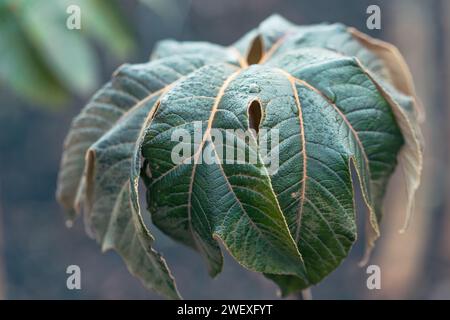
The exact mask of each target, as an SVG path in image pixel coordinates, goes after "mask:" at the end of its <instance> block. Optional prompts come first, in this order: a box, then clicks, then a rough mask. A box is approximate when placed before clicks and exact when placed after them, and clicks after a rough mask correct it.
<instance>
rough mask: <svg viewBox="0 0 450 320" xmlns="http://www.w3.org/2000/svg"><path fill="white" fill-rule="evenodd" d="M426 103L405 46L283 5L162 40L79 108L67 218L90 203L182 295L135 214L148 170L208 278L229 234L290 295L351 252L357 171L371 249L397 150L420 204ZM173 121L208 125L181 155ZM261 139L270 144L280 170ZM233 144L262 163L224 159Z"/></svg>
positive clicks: (166, 212)
mask: <svg viewBox="0 0 450 320" xmlns="http://www.w3.org/2000/svg"><path fill="white" fill-rule="evenodd" d="M419 110H420V109H419V108H418V107H417V106H416V102H415V93H414V87H413V84H412V80H411V77H410V74H409V71H408V69H407V67H406V64H405V63H404V61H403V59H402V58H401V56H400V54H399V53H398V51H397V50H396V49H395V48H394V47H393V46H391V45H388V44H386V43H383V42H380V41H378V40H374V39H371V38H369V37H367V36H365V35H363V34H361V33H359V32H357V31H356V30H354V29H351V28H347V27H345V26H343V25H341V24H332V25H326V24H321V25H313V26H296V25H293V24H292V23H290V22H288V21H286V20H284V19H283V18H281V17H280V16H276V15H275V16H272V17H269V18H268V19H267V20H265V21H264V22H262V23H261V25H260V26H259V27H258V28H256V29H254V30H252V31H250V32H249V33H248V34H247V35H245V36H244V37H243V38H242V39H241V40H239V41H237V42H236V43H235V44H234V45H233V46H231V47H222V46H219V45H213V44H209V43H205V42H181V43H180V42H176V41H174V40H165V41H162V42H160V43H159V44H158V45H157V46H156V48H155V50H154V52H153V54H152V60H151V62H149V63H146V64H140V65H125V66H123V67H121V68H120V69H119V70H118V71H117V72H116V73H115V74H114V76H113V79H112V80H111V82H110V83H108V84H107V85H105V86H104V87H103V88H102V89H101V90H100V91H99V92H98V93H97V94H96V95H95V96H94V97H93V98H92V100H91V101H90V102H89V103H88V105H87V106H86V107H85V108H84V109H83V110H82V112H81V113H80V115H79V116H78V117H77V118H75V119H74V122H73V124H72V128H71V131H70V132H69V135H68V137H67V139H66V143H65V151H64V154H63V159H62V163H61V171H60V175H59V181H58V192H57V193H58V198H59V200H60V202H61V203H62V204H63V205H64V206H65V207H66V208H67V209H68V210H69V211H70V212H72V213H71V214H70V215H69V217H70V219H73V218H74V217H75V216H76V213H77V212H79V211H80V210H79V209H80V207H81V206H82V205H83V206H84V208H85V219H86V224H87V226H88V227H89V229H90V230H91V232H92V234H93V235H94V236H95V237H96V239H97V240H98V242H99V243H100V244H101V245H102V248H103V249H104V250H106V249H110V248H112V249H115V250H116V251H118V252H119V254H120V255H121V256H122V257H123V258H124V260H125V262H126V264H127V266H128V268H129V269H130V271H131V272H132V273H133V274H135V275H136V276H138V277H139V278H141V279H142V280H143V282H144V284H145V285H146V286H147V287H149V288H153V289H154V290H156V291H158V292H159V293H161V294H163V295H165V296H167V297H169V298H178V297H179V294H178V291H177V289H176V286H175V283H174V279H173V277H172V275H171V274H170V271H169V269H168V267H167V265H166V263H165V261H164V259H163V258H162V257H161V256H160V255H159V254H158V253H157V252H156V251H155V250H154V249H153V248H152V243H153V241H154V239H153V237H152V235H151V234H150V233H149V231H148V230H147V228H146V226H145V224H144V222H143V219H142V216H141V213H140V208H139V199H138V182H139V177H141V178H142V180H143V182H144V185H145V187H146V190H147V191H146V198H147V204H148V209H149V211H150V213H151V216H152V221H153V223H154V224H155V225H156V226H157V227H158V228H159V229H160V230H162V231H163V232H164V233H166V234H167V235H169V236H170V237H172V238H173V239H175V240H177V241H179V242H182V243H184V244H186V245H188V246H191V247H193V248H194V249H196V250H198V251H199V252H200V253H201V255H202V256H203V257H204V259H205V261H206V262H207V265H208V269H209V273H210V275H211V276H215V275H217V274H218V273H219V272H220V271H221V269H222V264H223V257H222V253H221V249H220V243H221V244H223V245H224V246H225V248H226V249H227V250H228V251H229V252H230V253H231V255H232V256H233V257H234V258H235V259H236V260H237V261H238V262H239V263H240V264H242V265H243V266H244V267H246V268H248V269H250V270H253V271H257V272H261V273H263V274H265V275H266V276H267V277H268V278H270V279H272V280H273V281H275V282H276V283H277V284H278V285H279V286H280V289H281V292H282V294H283V295H287V294H290V293H293V292H296V291H298V290H302V289H305V288H307V287H309V286H311V285H313V284H316V283H318V282H320V281H321V280H322V279H323V278H324V277H326V276H327V275H328V274H329V273H330V272H332V271H333V270H334V269H336V267H337V266H338V265H339V264H340V263H341V261H342V260H343V259H344V258H345V257H346V256H347V255H348V252H349V250H350V248H351V246H352V245H353V243H354V242H355V240H356V237H357V234H356V223H355V203H354V199H355V194H354V190H353V186H354V184H359V185H360V187H361V190H362V193H363V198H364V201H365V203H366V205H367V208H368V210H367V211H368V219H367V221H368V225H367V230H368V232H369V233H368V236H367V254H366V257H365V259H367V258H368V254H369V252H370V249H371V248H372V247H373V245H374V241H375V240H376V238H377V237H378V236H379V227H378V224H379V221H380V219H381V217H382V212H381V211H382V210H381V208H382V200H383V197H384V194H385V191H386V187H387V183H388V181H389V178H390V176H391V175H392V173H393V171H394V170H395V168H396V167H397V162H400V165H401V166H402V168H403V170H404V172H405V176H406V177H407V179H406V189H407V192H408V200H409V204H408V208H409V209H408V211H410V209H411V208H412V200H413V199H414V192H415V191H416V189H417V187H418V184H419V180H420V172H421V167H422V154H421V135H420V128H419V126H418V120H419V118H420V112H419ZM233 129H240V130H242V132H251V134H250V135H249V136H247V137H242V136H240V135H239V134H237V133H231V135H230V132H232V131H230V130H233ZM177 130H184V132H186V133H188V134H189V136H194V135H195V134H200V135H199V137H200V139H199V140H197V141H194V144H193V145H191V144H189V150H190V151H191V154H190V155H189V156H186V157H184V158H183V161H181V162H178V163H176V162H174V161H173V159H172V156H173V152H174V150H175V148H176V147H177V145H178V144H179V141H175V140H173V134H174V133H175V132H177ZM275 131H276V132H279V139H278V141H276V139H275V140H274V138H273V137H272V135H271V134H270V133H271V132H275ZM218 134H220V135H222V136H226V135H229V137H231V140H232V141H233V144H231V145H225V146H224V145H222V141H221V140H220V139H218V138H217V137H216V135H218ZM261 141H268V142H269V143H273V145H274V148H272V149H271V150H269V151H270V153H269V156H274V157H276V156H278V157H279V159H278V160H279V163H278V168H277V170H275V171H272V168H271V167H270V163H268V162H267V161H265V160H266V155H264V154H263V153H262V147H261V145H260V142H261ZM224 147H226V148H228V150H231V151H233V154H236V153H237V152H239V151H238V148H243V149H244V150H245V152H246V154H247V155H248V156H254V157H255V158H256V159H257V161H256V162H254V163H253V162H239V163H229V162H227V161H220V160H223V159H222V149H223V148H224ZM85 155H86V157H85ZM204 155H208V156H209V159H212V161H204V159H203V157H204ZM141 156H142V157H143V158H144V161H143V162H141ZM353 171H354V172H355V173H356V175H352V172H353ZM355 176H356V177H357V179H356V180H357V181H353V180H352V177H355ZM408 216H409V212H408Z"/></svg>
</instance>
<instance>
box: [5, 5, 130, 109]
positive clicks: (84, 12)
mask: <svg viewBox="0 0 450 320" xmlns="http://www.w3.org/2000/svg"><path fill="white" fill-rule="evenodd" d="M71 4H75V5H78V6H80V8H81V30H69V29H68V28H67V27H66V20H67V18H68V17H69V15H68V14H67V13H66V8H67V7H68V6H69V5H71ZM0 18H1V19H0V67H1V68H0V69H1V70H0V80H1V81H2V82H4V83H6V84H7V85H8V86H9V87H10V88H11V89H12V90H13V91H14V92H15V93H16V94H17V95H19V96H22V97H24V98H26V99H28V100H30V101H31V102H33V103H34V104H39V105H49V106H57V105H61V104H63V103H65V102H67V100H68V98H69V97H70V94H77V95H86V94H88V93H90V92H91V91H92V90H93V89H94V88H95V87H96V86H97V84H98V78H99V74H98V61H97V58H96V55H95V52H94V48H93V47H92V44H91V43H90V42H89V41H88V39H89V38H92V39H95V40H97V41H98V42H100V43H101V44H102V45H104V46H105V47H106V48H107V49H108V50H110V51H112V53H113V54H114V56H115V57H117V58H120V59H122V58H124V57H125V56H127V55H128V54H129V53H130V52H131V50H132V48H133V38H132V37H131V35H130V32H129V30H128V29H127V27H126V23H125V21H124V19H123V18H122V16H121V15H120V12H119V10H118V7H117V3H116V2H115V1H106V0H91V1H88V0H75V1H69V0H63V1H47V0H46V1H44V0H36V1H31V0H19V1H18V0H16V1H11V0H0Z"/></svg>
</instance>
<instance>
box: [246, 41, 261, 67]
mask: <svg viewBox="0 0 450 320" xmlns="http://www.w3.org/2000/svg"><path fill="white" fill-rule="evenodd" d="M262 56H263V42H262V39H261V37H260V36H257V37H256V38H255V39H254V40H253V42H252V45H251V46H250V50H249V51H248V54H247V63H248V65H251V64H257V63H258V62H259V61H260V60H261V58H262Z"/></svg>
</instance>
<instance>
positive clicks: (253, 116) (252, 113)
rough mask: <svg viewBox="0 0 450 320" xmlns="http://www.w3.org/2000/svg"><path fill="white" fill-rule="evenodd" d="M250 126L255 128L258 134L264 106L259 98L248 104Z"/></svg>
mask: <svg viewBox="0 0 450 320" xmlns="http://www.w3.org/2000/svg"><path fill="white" fill-rule="evenodd" d="M247 112H248V126H249V128H250V129H253V130H255V132H256V135H258V133H259V125H260V124H261V118H262V107H261V103H259V101H258V100H254V101H252V102H251V103H250V105H249V106H248V111H247Z"/></svg>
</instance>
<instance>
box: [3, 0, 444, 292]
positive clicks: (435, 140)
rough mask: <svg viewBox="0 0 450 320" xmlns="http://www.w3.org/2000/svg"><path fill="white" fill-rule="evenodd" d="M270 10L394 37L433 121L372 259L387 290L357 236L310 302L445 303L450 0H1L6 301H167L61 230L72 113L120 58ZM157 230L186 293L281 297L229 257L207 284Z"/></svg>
mask: <svg viewBox="0 0 450 320" xmlns="http://www.w3.org/2000/svg"><path fill="white" fill-rule="evenodd" d="M70 4H76V5H79V6H80V8H81V23H82V29H81V30H80V31H76V30H68V29H67V28H65V24H66V19H67V17H68V14H67V13H66V8H67V7H68V6H69V5H70ZM371 4H376V5H378V6H379V7H380V8H381V26H382V28H381V30H367V28H366V19H367V17H368V14H366V9H367V7H368V6H369V5H371ZM273 13H279V14H281V15H283V16H285V17H286V18H288V19H290V20H291V21H293V22H295V23H297V24H311V23H319V22H342V23H345V24H347V25H350V26H355V27H356V28H358V29H360V30H361V31H363V32H366V33H368V34H370V35H372V36H375V37H379V38H381V39H383V40H386V41H389V42H392V43H394V44H395V45H396V46H397V47H398V48H399V49H400V51H401V52H402V53H403V54H404V56H405V58H406V60H407V62H408V64H409V66H410V68H411V70H412V73H413V76H414V79H415V83H416V87H417V91H418V94H419V96H420V98H421V100H422V102H423V105H424V106H425V112H426V117H427V119H426V122H425V124H424V126H423V130H424V134H425V139H426V143H425V168H424V174H423V179H422V185H421V188H420V190H419V192H418V193H417V199H416V208H415V215H414V217H413V220H412V223H411V226H410V228H409V229H408V231H407V233H406V234H399V233H398V230H399V229H400V228H401V226H402V222H403V218H404V217H403V212H404V210H403V205H404V203H405V201H404V199H405V198H404V195H403V194H401V193H400V192H396V190H397V189H399V186H400V184H401V183H402V181H401V176H400V175H397V174H396V176H395V177H394V179H392V181H391V184H390V192H389V193H388V197H387V199H386V203H385V217H384V220H383V223H382V229H381V231H382V236H381V239H380V240H379V241H378V243H377V244H378V245H377V247H376V250H375V252H374V255H373V257H372V259H371V261H370V264H377V265H379V266H380V268H381V276H382V279H381V286H382V289H381V290H368V289H367V287H366V279H367V276H368V275H367V274H366V269H365V268H359V267H358V266H357V262H358V261H359V259H360V258H361V256H362V251H363V245H362V243H361V242H362V241H363V237H360V239H359V240H358V242H357V244H356V245H355V246H354V247H353V249H352V252H351V255H350V256H349V258H348V259H347V260H346V261H345V262H344V263H343V264H342V265H341V266H340V267H339V268H338V269H337V270H336V271H335V272H333V273H332V274H331V275H330V276H329V277H328V278H326V279H325V280H324V281H323V282H322V283H321V284H319V285H318V286H316V287H314V288H312V294H313V296H314V298H316V299H377V298H385V299H413V298H415V299H417V298H418V299H450V197H449V196H450V172H449V171H448V170H447V168H448V163H449V158H450V144H449V141H450V125H449V121H450V112H449V111H450V110H449V106H450V90H449V89H450V19H449V17H450V1H448V0H429V1H421V0H389V1H387V0H384V1H375V0H345V1H344V0H341V1H325V0H313V1H306V0H290V1H288V0H285V1H282V0H246V1H243V0H227V1H221V0H118V1H113V0H62V1H61V0H58V1H57V0H33V1H26V0H0V299H4V298H6V299H46V298H55V299H79V298H87V299H102V298H104V299H113V298H114V299H118V298H120V299H158V298H160V297H159V296H158V295H156V294H154V293H152V292H149V291H147V290H145V289H144V288H143V286H141V284H140V282H139V280H137V279H135V278H133V277H132V276H131V275H130V274H129V273H128V271H127V269H126V267H125V264H124V263H123V262H122V260H121V259H120V257H119V256H118V255H117V254H116V253H115V252H107V253H106V254H102V253H101V252H100V248H99V246H98V245H97V244H96V243H95V241H93V240H91V239H89V238H88V237H87V236H86V235H85V232H84V229H83V225H82V221H80V220H79V221H78V222H77V223H76V225H75V226H74V227H73V228H72V229H67V228H66V227H65V224H64V220H65V219H64V215H63V212H62V210H61V208H60V207H59V206H58V205H57V203H56V202H55V200H54V193H55V189H56V177H57V171H58V168H59V160H60V156H61V152H62V144H63V139H64V137H65V134H66V133H67V130H68V128H69V125H70V121H71V119H72V117H73V116H75V115H76V114H77V113H78V112H79V111H80V109H81V108H82V107H83V105H84V104H85V103H86V101H87V100H88V99H89V96H90V95H91V94H92V93H93V92H94V91H95V90H96V89H97V88H99V86H100V85H101V84H103V83H105V82H106V81H108V80H109V78H110V76H111V74H112V72H113V71H114V70H115V69H116V68H117V67H118V66H119V65H120V64H122V63H124V62H131V63H138V62H143V61H147V60H148V57H149V56H150V53H151V50H152V48H153V46H154V44H155V42H156V41H158V40H160V39H163V38H174V39H177V40H203V41H211V42H216V43H219V44H223V45H228V44H230V43H232V42H234V41H235V40H237V39H238V38H239V37H240V36H241V35H242V34H243V33H245V32H247V31H248V30H249V29H251V28H254V27H256V26H257V24H258V23H259V22H260V21H261V20H263V19H264V18H266V17H267V16H269V15H271V14H273ZM144 214H146V213H145V212H144ZM358 214H359V217H363V216H364V211H363V207H362V206H360V210H359V212H358ZM359 224H362V221H359ZM150 228H151V229H152V232H153V233H154V234H155V236H156V239H157V240H156V247H157V249H158V250H159V251H160V252H162V253H163V255H164V256H165V257H166V259H167V260H168V263H169V266H171V269H172V271H173V273H174V275H175V277H176V279H177V283H178V287H179V289H180V292H181V294H182V295H183V296H184V297H185V298H192V299H195V298H206V299H211V298H213V299H232V298H234V299H241V298H242V299H243V298H250V299H270V298H277V295H276V287H275V285H273V284H272V283H271V282H270V281H268V280H266V279H265V278H264V277H262V276H260V275H258V274H255V273H252V272H249V271H246V270H244V269H243V268H241V267H240V266H238V265H237V263H235V262H234V261H233V260H232V259H231V258H230V257H227V259H226V261H225V267H224V271H223V273H222V274H220V275H219V276H218V277H217V278H216V279H210V278H209V277H208V275H207V271H206V267H205V265H204V263H203V261H202V259H201V257H200V256H199V255H198V254H197V253H195V252H193V251H191V250H190V249H187V248H185V247H183V246H180V245H178V244H176V243H174V242H173V241H171V240H170V239H168V238H167V237H165V236H164V235H162V234H161V233H160V232H158V231H157V230H155V228H152V227H151V226H150ZM361 229H362V228H361ZM71 264H76V265H79V266H80V267H81V273H82V282H81V285H82V289H81V290H72V291H70V290H68V289H67V288H66V277H67V274H66V273H65V271H66V268H67V266H68V265H71Z"/></svg>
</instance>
